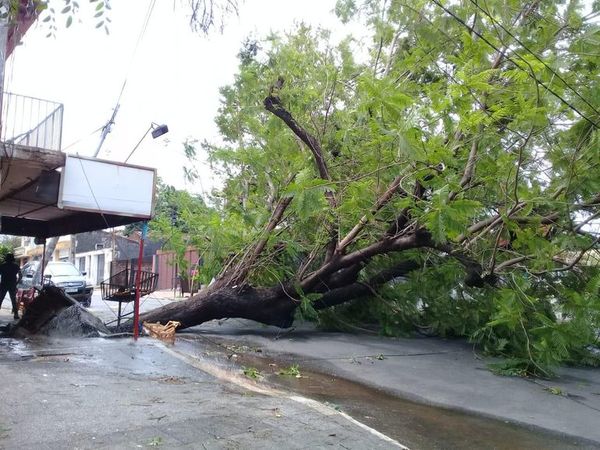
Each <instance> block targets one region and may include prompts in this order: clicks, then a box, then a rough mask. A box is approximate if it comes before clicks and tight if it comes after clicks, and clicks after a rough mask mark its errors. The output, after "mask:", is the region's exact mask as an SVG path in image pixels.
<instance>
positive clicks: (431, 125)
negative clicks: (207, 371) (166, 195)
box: [186, 0, 600, 374]
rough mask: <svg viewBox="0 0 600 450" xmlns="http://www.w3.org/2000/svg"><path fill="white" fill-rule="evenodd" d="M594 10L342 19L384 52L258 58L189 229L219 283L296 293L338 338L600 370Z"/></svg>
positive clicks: (239, 82) (386, 9)
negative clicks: (472, 347) (471, 346)
mask: <svg viewBox="0 0 600 450" xmlns="http://www.w3.org/2000/svg"><path fill="white" fill-rule="evenodd" d="M593 8H594V9H593V11H584V3H583V2H580V1H577V0H569V1H555V2H539V1H533V2H521V1H517V0H502V1H500V0H489V1H487V2H478V1H477V0H461V1H452V2H447V1H437V0H431V1H425V0H417V1H412V2H403V1H398V0H392V1H381V0H367V1H362V2H359V1H357V0H340V1H338V4H337V6H336V13H337V15H338V17H339V18H340V19H341V20H342V21H344V22H351V21H359V22H361V21H362V23H364V24H365V25H366V27H367V29H368V30H369V37H368V39H362V37H360V36H354V37H353V36H349V37H347V38H346V39H343V40H341V41H334V40H332V38H331V35H330V33H329V32H327V31H325V30H321V29H313V28H310V27H307V26H305V25H299V26H298V28H297V29H296V30H295V31H294V32H292V33H289V34H285V35H270V36H268V37H266V38H265V39H264V40H261V41H260V42H254V41H247V42H246V43H245V44H244V47H243V48H242V50H241V51H240V66H239V73H238V74H237V75H236V78H235V81H234V83H233V84H231V85H229V86H226V87H224V88H222V90H221V95H222V104H221V108H220V110H219V114H218V117H217V118H216V121H217V124H218V126H219V129H220V131H221V135H222V140H223V142H222V143H221V144H219V145H213V144H210V143H205V144H204V145H203V148H204V150H205V151H206V152H207V153H208V155H209V158H210V161H211V164H212V166H213V168H214V170H215V171H217V172H219V173H220V174H222V176H223V177H224V179H225V185H224V187H223V189H222V190H219V191H217V192H215V193H214V196H213V198H212V200H211V201H212V203H213V204H214V208H213V209H211V210H210V211H207V212H204V213H202V214H200V215H195V214H194V215H190V216H189V217H188V218H187V219H186V220H187V222H186V223H187V225H186V226H187V227H188V228H187V232H188V233H189V236H190V239H191V242H192V243H193V244H194V245H196V246H197V247H199V248H200V249H201V250H202V251H203V252H204V256H205V261H206V262H207V267H208V270H207V273H206V274H205V276H206V277H207V279H210V278H212V277H216V278H217V282H216V286H215V289H216V288H218V287H222V286H233V285H238V284H239V283H245V284H249V285H252V286H278V285H279V286H283V289H284V290H285V294H286V295H287V296H289V297H290V298H292V299H294V301H296V302H297V304H298V305H299V306H301V308H300V309H301V310H302V312H303V313H304V314H308V315H311V314H312V315H315V314H318V315H319V318H320V320H322V321H323V322H326V323H328V324H331V323H334V322H336V323H338V324H339V323H342V322H343V323H348V322H352V321H356V320H360V321H362V322H365V321H375V322H376V323H378V324H379V325H380V327H381V330H382V332H384V333H385V334H392V335H394V334H400V333H406V332H411V331H413V330H420V331H422V332H427V333H436V334H441V335H445V336H466V337H468V338H470V339H472V340H473V341H474V342H477V343H478V344H480V346H481V348H483V349H484V350H485V351H487V352H489V353H491V354H496V355H504V356H508V357H509V358H510V359H509V360H507V362H506V363H504V364H503V365H501V366H498V367H497V369H498V370H499V371H501V372H503V373H519V374H524V373H538V374H548V373H550V371H551V369H552V367H555V366H556V365H557V364H560V363H563V362H570V361H577V362H585V363H597V362H598V359H597V356H594V353H593V350H594V348H595V349H596V350H595V351H596V355H597V354H598V353H597V349H598V329H599V327H600V296H599V287H600V271H599V263H598V242H599V234H598V232H597V225H594V224H595V223H596V222H595V218H597V217H598V215H599V209H600V168H599V167H600V166H599V164H598V162H599V161H600V150H599V149H600V145H599V142H598V139H599V137H600V134H599V132H598V127H599V126H600V111H599V108H600V98H599V93H600V89H599V86H598V77H597V73H598V64H599V62H600V59H599V58H600V52H598V39H600V31H599V28H598V26H597V25H596V23H595V18H596V17H597V15H598V11H597V9H598V8H597V5H596V4H594V6H593ZM594 227H596V228H594ZM400 275H401V276H402V278H398V276H400ZM348 287H351V288H352V290H348V291H341V289H347V288H348ZM342 293H347V295H346V294H344V295H345V297H343V298H342V297H341V295H342ZM338 294H339V295H338ZM351 299H354V300H355V301H354V303H353V304H350V305H344V304H343V303H344V300H351ZM327 307H330V308H333V310H330V311H322V310H324V309H326V308H327Z"/></svg>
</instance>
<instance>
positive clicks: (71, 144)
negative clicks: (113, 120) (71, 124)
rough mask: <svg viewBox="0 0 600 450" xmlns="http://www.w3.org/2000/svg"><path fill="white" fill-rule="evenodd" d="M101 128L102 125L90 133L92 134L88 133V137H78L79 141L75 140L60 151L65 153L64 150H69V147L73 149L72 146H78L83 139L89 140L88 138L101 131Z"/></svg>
mask: <svg viewBox="0 0 600 450" xmlns="http://www.w3.org/2000/svg"><path fill="white" fill-rule="evenodd" d="M103 128H104V125H102V126H101V127H98V128H96V129H95V130H94V131H92V132H91V133H89V134H88V135H86V136H83V137H80V138H79V139H77V140H75V141H73V142H71V143H70V144H69V145H67V146H66V147H63V149H62V151H65V150H66V149H68V148H71V147H73V146H74V145H76V144H79V143H80V142H81V141H83V140H84V139H87V138H89V137H90V136H92V135H94V134H96V133H97V132H98V131H101V130H102V129H103Z"/></svg>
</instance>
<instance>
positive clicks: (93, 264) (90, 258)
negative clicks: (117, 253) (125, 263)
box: [75, 248, 113, 285]
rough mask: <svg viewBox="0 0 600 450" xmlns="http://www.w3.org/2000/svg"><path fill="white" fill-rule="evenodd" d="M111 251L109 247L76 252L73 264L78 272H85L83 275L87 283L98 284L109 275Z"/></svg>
mask: <svg viewBox="0 0 600 450" xmlns="http://www.w3.org/2000/svg"><path fill="white" fill-rule="evenodd" d="M112 253H113V252H112V249H110V248H103V249H99V250H93V251H91V252H82V253H76V254H75V266H76V267H77V268H78V269H79V271H80V272H86V275H85V277H86V279H87V281H88V283H90V284H93V285H99V284H100V283H101V282H102V281H104V280H106V279H108V278H109V277H110V263H111V261H112Z"/></svg>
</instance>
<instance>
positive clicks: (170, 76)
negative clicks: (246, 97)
mask: <svg viewBox="0 0 600 450" xmlns="http://www.w3.org/2000/svg"><path fill="white" fill-rule="evenodd" d="M51 3H54V4H55V5H57V8H58V9H61V8H62V6H63V5H64V2H63V1H54V2H51ZM80 3H81V4H82V6H83V4H84V3H86V4H87V2H84V1H81V2H80ZM181 3H184V2H181ZM149 4H150V0H115V1H112V2H111V6H112V11H111V12H110V18H111V20H112V24H110V34H109V35H106V33H105V32H104V31H101V30H97V29H96V28H95V23H96V22H95V21H94V19H92V18H91V14H89V12H86V11H83V10H82V11H81V12H80V13H79V14H78V16H77V18H76V20H75V22H74V23H73V25H72V26H71V27H70V28H69V29H65V28H64V26H60V23H62V22H64V21H65V20H66V17H64V16H61V15H60V14H58V15H57V21H58V22H59V31H58V33H57V34H56V36H55V37H50V38H47V37H46V35H47V33H48V29H47V26H46V25H45V24H44V23H41V22H38V23H36V24H34V26H33V27H32V28H31V29H30V30H29V32H28V33H27V35H26V36H25V38H24V39H23V45H21V46H19V47H17V49H16V50H15V52H14V53H13V55H12V56H11V58H10V59H9V61H8V63H7V67H6V74H5V90H7V91H10V92H14V93H17V94H23V95H29V96H33V97H39V98H43V99H48V100H53V101H57V102H61V103H63V104H64V107H65V116H64V124H63V141H62V142H63V149H65V151H67V152H72V153H79V154H81V155H89V156H91V155H92V154H93V153H94V151H95V149H96V147H97V145H98V142H99V140H100V133H99V132H96V133H95V134H93V135H91V136H90V133H91V132H92V131H94V130H96V129H98V128H100V127H101V126H102V125H104V124H105V123H106V122H107V120H108V119H109V117H110V115H111V113H112V110H113V108H114V106H115V103H116V101H117V97H118V95H119V92H120V90H121V86H122V84H123V81H124V79H125V77H126V76H127V86H126V88H125V91H124V94H123V96H122V99H121V102H120V103H121V108H120V110H119V112H118V115H117V118H116V125H115V126H114V128H113V131H112V133H111V134H110V135H109V136H108V138H107V139H106V142H105V143H104V146H103V148H102V151H101V153H100V155H99V157H101V158H106V159H112V160H118V161H123V160H124V159H125V158H126V157H127V155H128V154H129V152H130V151H131V150H132V149H133V147H134V146H135V144H136V143H137V142H138V141H139V139H140V138H141V137H142V135H143V134H144V132H145V131H146V130H147V129H148V127H149V125H150V123H151V122H157V123H159V124H162V123H166V124H167V125H168V126H169V129H170V133H169V134H167V135H165V136H163V137H161V138H159V139H157V140H154V141H153V140H152V139H151V137H150V136H148V137H147V138H146V139H145V140H144V141H143V143H142V144H141V145H140V147H139V148H138V149H137V151H136V153H135V155H134V156H133V157H132V158H131V159H130V162H131V163H133V164H140V165H147V166H151V167H156V168H157V169H158V173H159V176H161V177H162V178H163V179H164V180H165V181H166V182H168V183H169V184H173V185H175V186H176V187H178V188H187V189H188V190H191V191H194V192H200V191H201V190H202V189H204V190H206V191H209V190H210V188H211V187H212V186H214V185H215V180H214V179H213V178H212V176H211V174H210V170H209V169H208V167H207V166H206V165H205V164H200V165H199V167H198V168H199V172H200V174H201V183H196V185H194V186H189V185H187V186H186V185H185V183H184V181H183V176H182V175H183V171H182V166H183V165H184V164H185V160H184V157H183V151H182V145H181V142H183V141H184V140H185V139H186V138H188V137H189V138H193V139H198V140H203V139H209V140H214V138H215V136H216V135H217V130H216V127H215V125H214V120H213V119H214V117H215V115H216V111H217V108H218V105H219V93H218V88H219V87H220V86H223V85H225V84H227V83H230V82H231V81H233V76H234V74H235V72H236V70H237V63H238V62H237V58H236V55H237V53H238V51H239V49H240V45H241V42H242V41H243V40H244V39H245V38H246V37H247V36H249V35H253V36H256V37H260V36H264V35H266V34H268V33H269V32H270V31H271V30H273V31H281V30H290V29H291V28H293V25H294V23H295V22H296V21H305V22H307V23H310V24H313V25H319V26H323V27H326V28H333V27H339V25H338V22H337V19H336V18H335V16H334V15H333V14H332V13H331V11H332V10H333V7H334V5H335V0H303V1H297V0H294V1H293V0H246V1H245V2H244V3H243V4H242V5H241V8H240V14H239V17H230V18H229V20H228V24H227V26H226V28H225V30H224V32H223V34H220V33H219V32H218V31H213V32H212V33H211V35H210V36H208V37H207V36H204V35H201V34H198V33H194V32H193V31H191V30H190V27H189V25H188V18H187V16H188V14H189V11H188V10H187V9H186V8H185V7H184V6H183V5H182V4H179V2H178V1H175V2H173V1H167V0H157V1H156V5H155V7H154V10H153V13H152V16H151V19H150V22H149V26H148V28H147V31H146V33H145V35H144V38H143V41H142V42H141V43H140V45H139V47H138V49H137V52H135V56H134V58H133V60H132V54H133V53H134V47H135V44H136V41H137V39H138V36H139V34H140V30H141V28H142V24H143V21H144V16H145V14H146V11H147V10H148V6H149ZM79 140H81V141H80V142H79V143H77V144H75V145H71V144H72V143H73V142H75V141H79ZM66 147H68V148H66Z"/></svg>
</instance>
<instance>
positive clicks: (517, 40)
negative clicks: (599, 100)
mask: <svg viewBox="0 0 600 450" xmlns="http://www.w3.org/2000/svg"><path fill="white" fill-rule="evenodd" d="M469 1H470V2H471V3H472V4H473V5H475V7H476V8H477V9H479V10H480V11H481V12H483V13H484V14H485V15H486V16H488V17H489V18H490V19H491V21H492V22H494V23H495V24H496V25H498V26H499V27H500V28H501V29H502V30H503V31H504V32H505V33H506V34H508V35H509V36H510V37H512V38H513V39H514V40H515V41H516V42H517V43H518V44H519V45H520V46H521V47H523V49H525V51H527V52H528V53H529V54H530V55H532V56H533V57H534V58H535V59H537V60H538V61H539V62H541V63H542V64H543V65H544V67H545V68H546V69H548V70H549V71H550V72H552V74H553V75H554V76H556V78H558V79H559V80H560V81H562V82H563V83H564V84H565V86H566V87H568V88H569V89H570V90H571V91H573V93H575V95H576V96H577V97H579V98H580V99H581V100H582V101H583V102H584V103H585V104H586V105H588V106H589V107H590V108H592V111H594V112H595V113H596V114H598V115H599V116H600V111H598V110H597V109H596V108H595V107H594V105H592V104H591V103H590V102H588V101H587V100H586V99H585V98H584V97H583V96H582V95H581V94H580V93H579V92H577V90H575V88H574V87H572V86H571V85H570V84H569V83H568V82H567V81H566V80H565V79H564V78H563V77H562V76H561V75H560V74H559V73H558V72H556V71H555V70H554V69H553V68H552V67H550V66H549V65H548V64H546V62H545V61H544V60H542V59H541V58H540V57H539V56H538V55H537V54H536V53H535V52H534V51H532V50H530V49H529V48H528V47H527V46H526V45H525V44H524V43H523V42H522V41H521V40H520V39H519V38H518V37H516V36H515V35H514V34H512V33H511V32H510V31H509V30H508V29H507V28H505V27H504V25H502V24H501V23H500V22H498V21H497V20H496V19H495V18H494V17H492V15H491V14H490V13H489V12H488V11H486V10H485V9H483V8H482V7H481V6H479V5H478V4H477V2H476V1H475V0H469ZM511 51H512V52H513V53H514V54H515V55H517V56H518V57H519V58H520V59H523V57H522V56H521V55H519V54H518V53H517V52H515V51H514V50H511Z"/></svg>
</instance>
